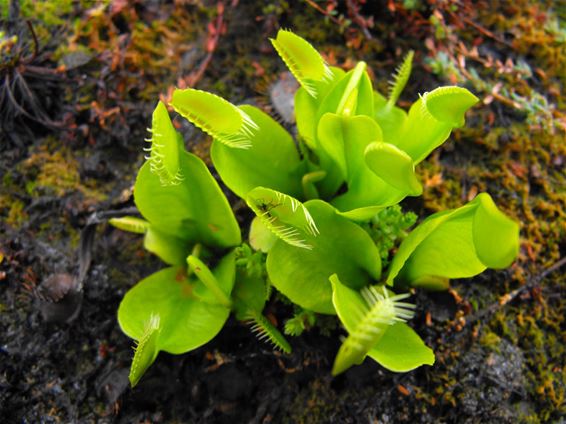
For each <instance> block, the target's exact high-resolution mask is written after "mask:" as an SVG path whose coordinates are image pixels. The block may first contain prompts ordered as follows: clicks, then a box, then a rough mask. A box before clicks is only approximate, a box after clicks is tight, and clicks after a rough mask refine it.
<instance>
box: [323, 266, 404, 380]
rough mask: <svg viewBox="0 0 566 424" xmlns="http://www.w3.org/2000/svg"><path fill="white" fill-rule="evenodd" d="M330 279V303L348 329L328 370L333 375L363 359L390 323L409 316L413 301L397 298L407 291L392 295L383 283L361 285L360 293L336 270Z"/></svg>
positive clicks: (401, 297)
mask: <svg viewBox="0 0 566 424" xmlns="http://www.w3.org/2000/svg"><path fill="white" fill-rule="evenodd" d="M330 282H331V283H332V289H333V295H332V301H333V304H334V307H335V309H336V312H337V313H338V316H339V317H340V319H341V320H342V321H343V322H344V324H345V326H346V329H347V330H348V333H349V335H348V337H347V338H346V340H344V342H343V343H342V346H341V347H340V350H339V351H338V355H336V360H335V361H334V366H333V368H332V374H333V375H337V374H340V373H342V372H344V371H345V370H347V369H348V368H350V367H351V366H352V365H355V364H360V363H361V362H363V360H364V358H365V357H366V355H367V354H368V352H369V351H370V350H371V349H372V348H373V347H374V346H375V345H376V344H377V343H378V342H379V341H380V340H381V338H382V337H383V336H384V335H385V333H386V332H387V331H388V330H389V328H390V326H391V325H393V324H395V323H396V322H404V321H406V320H408V319H410V318H412V317H413V314H414V313H413V309H414V305H412V304H410V303H406V302H401V301H402V300H403V299H406V298H407V297H409V294H401V295H392V294H391V293H390V292H389V291H388V290H387V289H386V288H385V287H384V286H380V287H378V286H370V287H364V288H363V289H362V293H361V296H360V294H358V293H357V292H355V291H353V290H352V289H350V288H348V287H346V286H344V285H343V284H342V283H341V282H340V280H339V278H338V276H337V275H336V274H334V275H332V276H331V277H330Z"/></svg>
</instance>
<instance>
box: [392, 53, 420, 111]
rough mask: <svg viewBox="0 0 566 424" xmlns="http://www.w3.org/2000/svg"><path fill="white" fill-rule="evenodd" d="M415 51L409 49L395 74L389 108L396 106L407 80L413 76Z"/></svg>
mask: <svg viewBox="0 0 566 424" xmlns="http://www.w3.org/2000/svg"><path fill="white" fill-rule="evenodd" d="M414 53H415V52H414V51H412V50H411V51H409V53H407V55H406V56H405V59H404V60H403V63H402V64H401V66H399V68H397V72H396V73H395V75H394V76H393V81H392V83H391V91H390V93H389V100H388V101H387V104H388V106H389V108H391V107H393V106H395V103H397V100H399V96H400V95H401V93H402V92H403V89H404V88H405V85H407V81H408V80H409V77H410V76H411V69H412V67H413V56H414Z"/></svg>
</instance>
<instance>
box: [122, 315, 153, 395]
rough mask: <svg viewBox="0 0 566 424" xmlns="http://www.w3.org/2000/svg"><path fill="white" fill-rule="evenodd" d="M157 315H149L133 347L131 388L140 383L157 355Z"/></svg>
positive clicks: (130, 376)
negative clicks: (141, 333)
mask: <svg viewBox="0 0 566 424" xmlns="http://www.w3.org/2000/svg"><path fill="white" fill-rule="evenodd" d="M158 337H159V315H157V314H156V315H151V316H150V317H149V319H148V321H147V323H146V324H145V328H144V332H143V335H142V337H141V338H140V339H139V341H138V342H137V343H136V346H134V359H133V361H132V366H131V367H130V375H129V380H130V384H131V385H132V387H135V386H136V384H138V382H139V381H140V378H142V376H143V375H144V374H145V372H146V371H147V369H148V368H149V367H150V366H151V364H153V362H154V361H155V358H157V354H158V353H159V349H158V344H157V338H158Z"/></svg>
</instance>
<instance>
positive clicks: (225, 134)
mask: <svg viewBox="0 0 566 424" xmlns="http://www.w3.org/2000/svg"><path fill="white" fill-rule="evenodd" d="M171 106H173V108H174V109H175V111H176V112H178V113H179V114H180V115H181V116H183V117H184V118H186V119H188V120H189V121H191V122H192V123H193V124H194V125H196V126H197V127H199V128H200V129H202V130H203V131H204V132H206V133H207V134H209V135H210V136H211V137H213V138H214V139H215V140H218V141H220V142H221V143H223V144H225V145H226V146H228V147H232V148H237V149H249V148H250V147H251V145H252V139H253V135H254V133H255V132H256V131H257V129H258V127H257V124H256V123H255V122H254V121H253V119H252V118H250V116H249V115H248V114H247V113H246V112H244V110H243V109H241V108H238V107H236V106H234V105H233V104H232V103H230V102H228V101H226V100H224V99H223V98H222V97H219V96H217V95H215V94H212V93H208V92H206V91H200V90H195V89H193V88H187V89H185V90H179V89H176V90H175V91H174V92H173V100H172V101H171Z"/></svg>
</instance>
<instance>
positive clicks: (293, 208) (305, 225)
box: [246, 187, 318, 249]
mask: <svg viewBox="0 0 566 424" xmlns="http://www.w3.org/2000/svg"><path fill="white" fill-rule="evenodd" d="M246 202H247V204H248V206H249V207H250V208H251V209H252V210H253V211H254V212H255V214H256V215H257V216H258V218H259V219H261V221H262V222H263V224H264V225H265V226H266V227H267V228H269V229H270V230H271V231H272V232H273V234H275V235H276V236H277V237H278V238H280V239H281V240H283V241H285V242H286V243H289V244H290V245H292V246H296V247H301V248H303V249H311V248H312V246H311V245H310V244H308V243H306V242H305V238H306V237H307V236H312V237H316V236H317V235H318V229H317V228H316V224H315V223H314V221H313V219H312V217H311V215H310V214H309V211H308V210H307V209H306V208H305V207H304V206H303V204H302V203H301V202H299V201H298V200H297V199H295V198H294V197H291V196H288V195H286V194H283V193H280V192H278V191H275V190H271V189H269V188H265V187H256V188H254V189H253V190H252V191H250V192H249V193H248V195H247V196H246Z"/></svg>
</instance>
